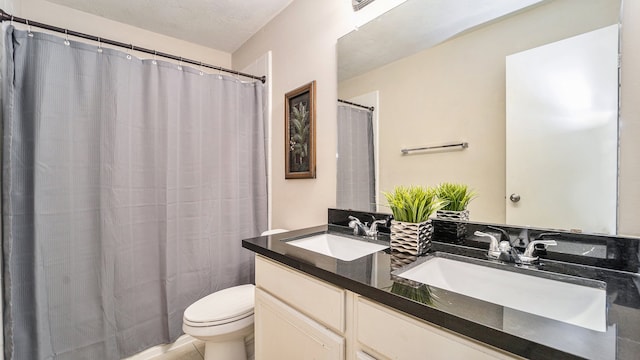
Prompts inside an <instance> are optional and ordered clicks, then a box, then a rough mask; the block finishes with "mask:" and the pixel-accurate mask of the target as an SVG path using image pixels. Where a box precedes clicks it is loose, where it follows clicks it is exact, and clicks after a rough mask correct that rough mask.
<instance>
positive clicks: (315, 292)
mask: <svg viewBox="0 0 640 360" xmlns="http://www.w3.org/2000/svg"><path fill="white" fill-rule="evenodd" d="M256 286H258V287H259V288H262V289H264V290H265V291H267V292H269V293H270V294H272V295H274V296H275V297H277V298H279V299H280V300H282V301H284V302H285V303H287V304H289V305H290V306H292V307H294V308H296V309H297V310H299V311H300V312H302V313H304V314H306V315H308V316H310V317H312V318H313V319H315V320H316V321H318V322H320V323H322V324H323V325H325V326H327V327H329V328H331V329H333V330H334V331H336V332H338V333H340V334H343V333H344V329H345V296H346V295H345V290H344V289H341V288H338V287H336V286H333V285H331V284H328V283H326V282H324V281H322V280H318V279H316V278H314V277H312V276H310V275H305V274H303V273H301V272H299V271H296V270H294V269H291V268H289V267H286V266H283V265H280V264H277V263H275V262H273V261H271V260H268V259H266V258H264V257H262V256H259V255H257V256H256Z"/></svg>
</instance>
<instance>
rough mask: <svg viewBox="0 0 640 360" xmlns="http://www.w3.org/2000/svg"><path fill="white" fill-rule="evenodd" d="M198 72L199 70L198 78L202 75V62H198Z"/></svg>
mask: <svg viewBox="0 0 640 360" xmlns="http://www.w3.org/2000/svg"><path fill="white" fill-rule="evenodd" d="M198 70H200V76H202V75H204V71H202V61H200V65H198Z"/></svg>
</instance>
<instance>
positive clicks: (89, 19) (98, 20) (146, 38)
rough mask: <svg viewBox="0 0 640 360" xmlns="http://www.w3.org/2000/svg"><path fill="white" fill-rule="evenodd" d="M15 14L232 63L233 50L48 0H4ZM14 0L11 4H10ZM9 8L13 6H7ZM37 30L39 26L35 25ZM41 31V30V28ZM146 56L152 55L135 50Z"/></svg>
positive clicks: (218, 62) (226, 64) (205, 59)
mask: <svg viewBox="0 0 640 360" xmlns="http://www.w3.org/2000/svg"><path fill="white" fill-rule="evenodd" d="M4 1H5V3H7V4H8V6H7V8H11V11H12V12H13V14H12V15H15V16H19V17H23V18H27V19H30V20H34V21H38V22H42V23H45V24H50V25H55V26H58V27H61V28H68V29H71V30H75V31H79V32H83V33H87V34H90V35H95V36H99V37H104V38H109V39H112V40H116V41H121V42H123V43H131V44H133V45H136V46H141V47H144V48H148V49H154V50H158V51H160V52H166V53H169V54H175V55H178V56H183V57H185V58H191V59H193V60H197V61H202V62H204V63H209V64H213V65H218V66H222V67H226V68H229V67H231V54H229V53H226V52H223V51H219V50H215V49H211V48H207V47H205V46H201V45H197V44H194V43H190V42H187V41H183V40H178V39H175V38H172V37H169V36H165V35H161V34H158V33H154V32H151V31H147V30H143V29H140V28H137V27H134V26H130V25H126V24H123V23H119V22H117V21H113V20H109V19H106V18H103V17H100V16H96V15H92V14H89V13H85V12H82V11H78V10H74V9H71V8H68V7H65V6H61V5H58V4H54V3H50V2H47V1H44V0H13V1H11V0H4ZM9 3H10V4H9ZM6 11H9V10H6ZM34 30H35V29H34ZM38 31H41V30H39V29H38ZM134 55H136V56H139V57H142V58H149V57H150V55H142V54H134Z"/></svg>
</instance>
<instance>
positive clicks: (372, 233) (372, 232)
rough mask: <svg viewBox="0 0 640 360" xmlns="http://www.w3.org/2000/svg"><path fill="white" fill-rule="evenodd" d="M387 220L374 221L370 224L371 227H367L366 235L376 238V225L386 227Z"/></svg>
mask: <svg viewBox="0 0 640 360" xmlns="http://www.w3.org/2000/svg"><path fill="white" fill-rule="evenodd" d="M387 221H388V220H387V219H382V220H375V221H374V222H372V223H371V226H370V227H369V230H367V235H368V236H376V235H377V234H378V225H383V224H384V225H386V224H387Z"/></svg>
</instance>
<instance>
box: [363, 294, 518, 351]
mask: <svg viewBox="0 0 640 360" xmlns="http://www.w3.org/2000/svg"><path fill="white" fill-rule="evenodd" d="M356 312H357V314H356V319H357V320H356V338H357V340H358V343H359V344H360V345H362V346H363V347H365V348H366V349H371V350H373V353H375V354H376V357H377V358H386V359H397V360H404V359H406V360H416V359H442V360H449V359H473V360H491V359H515V358H516V357H514V356H512V355H511V354H506V353H503V352H501V351H499V350H498V349H494V348H490V347H488V346H486V345H484V344H481V343H478V342H475V341H472V340H470V339H466V338H463V337H462V336H458V335H456V334H453V333H450V332H448V331H445V330H444V329H440V328H437V327H435V326H433V325H430V324H427V323H425V322H423V321H419V320H418V319H415V318H411V317H409V316H407V315H404V314H402V313H400V312H398V311H397V310H393V309H390V308H387V307H385V306H382V305H380V304H376V303H374V302H372V301H368V300H365V299H363V298H358V300H357V301H356ZM365 351H367V350H365ZM367 352H368V351H367Z"/></svg>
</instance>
